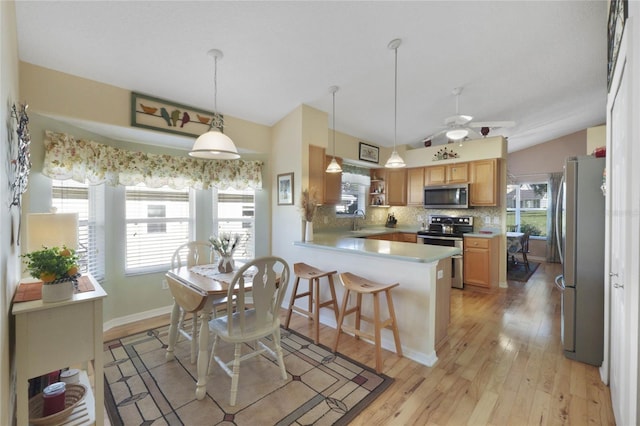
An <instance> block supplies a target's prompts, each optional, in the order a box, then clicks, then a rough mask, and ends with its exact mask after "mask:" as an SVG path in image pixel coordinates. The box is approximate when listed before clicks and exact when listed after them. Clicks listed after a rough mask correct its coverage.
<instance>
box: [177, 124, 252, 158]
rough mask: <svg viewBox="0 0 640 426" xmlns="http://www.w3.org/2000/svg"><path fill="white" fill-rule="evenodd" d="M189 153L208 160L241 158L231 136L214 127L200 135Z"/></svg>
mask: <svg viewBox="0 0 640 426" xmlns="http://www.w3.org/2000/svg"><path fill="white" fill-rule="evenodd" d="M189 155H190V156H191V157H196V158H205V159H207V160H216V159H217V160H236V159H238V158H240V154H238V149H237V148H236V146H235V144H234V143H233V141H232V140H231V138H229V137H228V136H227V135H225V134H224V133H222V132H220V131H219V130H214V129H212V130H209V131H208V132H207V133H204V134H202V135H200V136H198V139H196V141H195V142H194V144H193V148H192V149H191V151H190V152H189Z"/></svg>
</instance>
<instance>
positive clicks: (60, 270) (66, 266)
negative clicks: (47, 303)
mask: <svg viewBox="0 0 640 426" xmlns="http://www.w3.org/2000/svg"><path fill="white" fill-rule="evenodd" d="M22 257H23V258H25V259H26V260H25V264H26V266H27V271H29V273H30V274H31V276H32V277H33V278H38V279H40V280H42V282H44V283H45V284H48V283H52V282H54V281H56V280H64V279H69V278H72V277H74V276H76V275H77V274H78V255H77V254H76V252H75V250H73V249H70V248H67V247H66V246H62V248H60V247H51V248H47V247H43V248H42V250H37V251H33V252H31V253H26V254H23V255H22Z"/></svg>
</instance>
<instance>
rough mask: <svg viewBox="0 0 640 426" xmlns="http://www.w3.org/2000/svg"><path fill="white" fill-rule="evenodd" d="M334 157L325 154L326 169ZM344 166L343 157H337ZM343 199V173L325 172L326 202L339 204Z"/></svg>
mask: <svg viewBox="0 0 640 426" xmlns="http://www.w3.org/2000/svg"><path fill="white" fill-rule="evenodd" d="M332 159H333V157H332V156H331V155H327V156H325V162H324V169H325V170H327V167H328V166H329V163H330V162H331V160H332ZM336 161H337V162H338V164H340V167H342V158H338V157H336ZM341 199H342V173H327V172H326V171H325V173H324V204H339V203H340V200H341Z"/></svg>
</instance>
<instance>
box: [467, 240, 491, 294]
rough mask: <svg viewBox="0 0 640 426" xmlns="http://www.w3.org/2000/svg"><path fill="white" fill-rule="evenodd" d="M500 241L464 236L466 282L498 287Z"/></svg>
mask: <svg viewBox="0 0 640 426" xmlns="http://www.w3.org/2000/svg"><path fill="white" fill-rule="evenodd" d="M499 247H500V241H499V239H498V237H497V236H494V237H492V238H483V237H466V236H465V237H464V255H463V259H464V283H465V284H468V285H472V286H478V287H483V288H492V287H497V285H498V271H499V267H500V258H499Z"/></svg>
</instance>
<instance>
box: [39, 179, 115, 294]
mask: <svg viewBox="0 0 640 426" xmlns="http://www.w3.org/2000/svg"><path fill="white" fill-rule="evenodd" d="M51 188H52V196H51V206H52V207H54V208H55V209H56V210H57V211H58V212H60V213H78V250H77V253H78V255H79V256H80V265H79V266H80V270H81V271H82V272H89V273H90V274H91V275H93V277H94V278H95V279H96V280H98V281H99V282H103V281H104V275H105V248H104V247H105V234H104V211H105V210H104V191H105V188H104V184H102V185H87V184H83V183H78V182H74V181H72V180H53V181H52V185H51Z"/></svg>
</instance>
